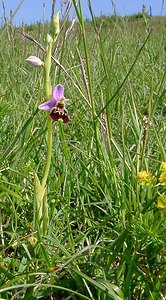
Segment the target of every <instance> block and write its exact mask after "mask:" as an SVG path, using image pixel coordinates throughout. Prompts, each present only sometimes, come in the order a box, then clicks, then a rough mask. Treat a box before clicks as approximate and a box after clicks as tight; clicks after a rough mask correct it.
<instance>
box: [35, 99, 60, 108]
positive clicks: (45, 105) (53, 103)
mask: <svg viewBox="0 0 166 300" xmlns="http://www.w3.org/2000/svg"><path fill="white" fill-rule="evenodd" d="M55 106H56V100H49V101H47V102H44V103H42V104H40V105H39V109H42V110H51V109H52V108H53V107H55Z"/></svg>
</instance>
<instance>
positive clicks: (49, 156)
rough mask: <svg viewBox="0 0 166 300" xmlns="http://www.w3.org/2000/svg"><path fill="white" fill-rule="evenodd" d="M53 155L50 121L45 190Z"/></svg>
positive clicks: (50, 121)
mask: <svg viewBox="0 0 166 300" xmlns="http://www.w3.org/2000/svg"><path fill="white" fill-rule="evenodd" d="M51 153H52V120H51V119H50V118H49V119H48V141H47V160H46V165H45V171H44V176H43V179H42V187H43V188H44V187H45V185H46V182H47V177H48V174H49V170H50V165H51Z"/></svg>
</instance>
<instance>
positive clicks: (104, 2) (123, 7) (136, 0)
mask: <svg viewBox="0 0 166 300" xmlns="http://www.w3.org/2000/svg"><path fill="white" fill-rule="evenodd" d="M20 1H21V0H4V3H5V8H6V16H7V17H8V18H9V12H10V9H12V11H13V12H14V11H15V9H16V7H17V5H18V4H19V3H20ZM87 2H88V1H87V0H82V7H83V14H84V17H87V18H89V17H90V14H89V11H88V5H87ZM114 2H115V6H116V11H117V13H118V14H119V15H121V16H124V15H130V14H133V13H137V12H140V11H141V10H142V6H143V4H145V5H146V7H147V10H148V11H149V8H150V6H151V8H152V14H153V15H161V10H162V3H163V2H164V5H163V10H162V14H163V15H165V14H166V0H165V1H164V0H114ZM43 3H45V8H44V10H43ZM60 3H61V0H56V6H55V10H56V11H57V10H60V8H61V6H60ZM91 3H92V6H93V11H94V14H95V15H96V16H99V15H100V14H101V13H102V14H106V15H112V14H113V8H112V4H111V0H91ZM51 5H52V0H24V2H23V4H22V5H21V7H20V9H19V11H18V12H17V14H16V16H15V18H14V24H16V25H21V23H22V21H24V23H26V24H31V23H33V22H37V21H41V20H42V19H43V14H44V19H45V20H50V15H51ZM0 18H1V24H2V18H3V8H2V1H0Z"/></svg>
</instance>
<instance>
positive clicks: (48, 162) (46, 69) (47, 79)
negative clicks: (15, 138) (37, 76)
mask: <svg viewBox="0 0 166 300" xmlns="http://www.w3.org/2000/svg"><path fill="white" fill-rule="evenodd" d="M52 43H53V41H52V38H51V36H49V35H48V36H47V48H46V58H45V64H44V84H45V95H46V99H49V97H50V95H51V80H50V69H51V52H52ZM51 153H52V120H51V119H50V117H49V116H48V125H47V159H46V165H45V171H44V176H43V179H42V187H43V188H44V187H45V185H46V182H47V178H48V174H49V170H50V165H51Z"/></svg>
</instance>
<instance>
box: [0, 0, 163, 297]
mask: <svg viewBox="0 0 166 300" xmlns="http://www.w3.org/2000/svg"><path fill="white" fill-rule="evenodd" d="M88 3H89V9H90V12H91V16H92V21H88V20H87V21H85V20H84V18H83V15H82V9H81V1H79V6H77V5H76V1H75V0H73V6H74V9H75V12H76V15H77V19H78V22H77V23H75V24H74V27H73V28H72V29H71V30H70V31H68V34H67V35H66V31H67V29H68V28H69V26H70V24H69V22H67V21H62V30H61V33H60V35H59V38H58V41H57V44H56V47H55V50H54V57H55V59H56V60H58V61H59V65H57V64H56V63H55V61H54V60H53V61H52V62H53V64H54V65H53V68H52V74H51V77H52V81H53V82H54V84H55V85H56V84H58V83H61V84H63V85H64V86H65V96H66V98H68V99H70V101H69V102H68V103H69V104H68V111H69V116H70V123H68V124H67V125H65V126H63V128H62V127H61V126H58V124H57V123H54V130H53V154H52V163H51V170H50V173H49V178H48V187H49V189H48V203H49V219H50V224H49V228H48V234H47V236H44V237H42V236H40V235H37V236H36V235H34V232H33V226H32V222H33V193H34V187H33V185H34V179H33V177H34V170H35V171H36V172H37V173H38V174H39V177H40V174H43V168H44V160H45V157H46V140H45V132H46V115H45V113H44V112H39V111H38V105H39V104H40V103H41V102H43V101H44V100H45V99H44V98H43V97H44V96H43V95H44V94H43V90H42V88H41V87H42V80H43V79H42V71H41V69H36V70H34V69H33V70H32V68H31V67H30V66H28V65H26V64H25V58H26V57H28V56H29V55H37V56H39V57H40V58H41V59H42V58H43V57H44V52H42V51H41V50H40V49H38V48H37V46H36V45H35V44H33V43H31V42H30V41H29V40H26V39H24V38H23V37H22V36H21V35H20V33H19V31H21V30H20V29H18V28H15V31H14V37H13V40H12V41H11V39H10V38H9V34H8V31H7V30H5V29H4V28H1V33H3V35H1V50H0V78H1V81H0V122H1V140H0V147H1V149H0V152H1V158H0V162H1V167H0V168H1V173H0V187H1V189H0V197H1V200H0V204H1V223H2V229H3V230H2V229H1V247H0V255H1V256H0V270H1V273H0V274H1V275H0V286H1V288H0V295H1V298H2V299H15V298H16V299H98V300H106V299H119V300H120V299H149V300H151V299H156V300H157V299H163V298H164V296H166V295H165V284H166V267H165V265H166V264H165V260H166V247H165V245H166V236H165V225H166V222H165V215H164V213H162V212H161V211H160V210H159V209H158V208H157V197H158V196H159V195H165V194H164V193H165V190H164V186H161V185H159V183H156V184H155V186H149V187H145V186H141V185H140V184H139V183H138V182H137V179H136V178H137V174H138V172H139V171H141V170H146V171H150V172H152V173H153V175H154V176H156V177H159V174H160V165H161V162H162V161H166V153H165V69H164V65H163V61H164V55H165V50H164V34H165V27H164V18H161V17H160V18H155V17H154V18H149V19H148V18H147V17H146V22H145V19H142V18H141V19H130V18H129V19H127V18H119V17H116V18H108V17H104V16H103V17H101V18H95V16H94V14H93V7H92V6H91V3H90V1H89V2H88ZM48 26H49V24H46V25H45V26H44V27H43V26H41V25H40V24H38V25H33V26H30V27H28V26H27V27H25V31H27V32H28V33H30V34H31V35H32V36H33V37H34V38H35V39H36V40H37V41H39V42H40V43H41V44H42V45H43V47H45V40H44V36H45V32H43V28H44V30H46V31H47V29H48V28H47V27H48ZM145 116H146V118H144V117H145ZM145 120H148V122H149V123H148V126H147V123H145ZM40 179H41V178H40Z"/></svg>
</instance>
